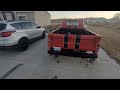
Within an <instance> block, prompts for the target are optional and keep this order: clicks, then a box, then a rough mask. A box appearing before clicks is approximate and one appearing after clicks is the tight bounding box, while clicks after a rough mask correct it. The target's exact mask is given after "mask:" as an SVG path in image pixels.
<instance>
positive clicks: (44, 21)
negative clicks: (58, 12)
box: [35, 11, 51, 26]
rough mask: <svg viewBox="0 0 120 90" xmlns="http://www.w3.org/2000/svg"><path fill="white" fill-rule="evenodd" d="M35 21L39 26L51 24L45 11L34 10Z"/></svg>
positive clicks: (49, 17)
mask: <svg viewBox="0 0 120 90" xmlns="http://www.w3.org/2000/svg"><path fill="white" fill-rule="evenodd" d="M35 22H36V23H37V24H38V25H40V26H47V25H50V24H51V16H50V15H48V13H47V12H46V11H35Z"/></svg>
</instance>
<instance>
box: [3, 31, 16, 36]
mask: <svg viewBox="0 0 120 90" xmlns="http://www.w3.org/2000/svg"><path fill="white" fill-rule="evenodd" d="M13 32H15V31H9V32H2V33H1V36H2V37H9V36H10V35H11V34H12V33H13Z"/></svg>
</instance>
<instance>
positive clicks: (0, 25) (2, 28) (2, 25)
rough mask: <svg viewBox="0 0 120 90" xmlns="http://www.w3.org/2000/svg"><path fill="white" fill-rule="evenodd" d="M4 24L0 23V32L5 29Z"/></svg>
mask: <svg viewBox="0 0 120 90" xmlns="http://www.w3.org/2000/svg"><path fill="white" fill-rule="evenodd" d="M6 26H7V25H6V24H3V23H0V31H2V30H4V29H5V28H6Z"/></svg>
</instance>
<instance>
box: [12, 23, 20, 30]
mask: <svg viewBox="0 0 120 90" xmlns="http://www.w3.org/2000/svg"><path fill="white" fill-rule="evenodd" d="M10 25H11V26H13V27H14V28H16V29H21V26H20V23H13V24H10Z"/></svg>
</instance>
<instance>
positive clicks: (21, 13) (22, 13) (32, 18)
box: [16, 11, 35, 22]
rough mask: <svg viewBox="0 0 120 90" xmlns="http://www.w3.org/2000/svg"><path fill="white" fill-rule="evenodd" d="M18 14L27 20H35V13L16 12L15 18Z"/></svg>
mask: <svg viewBox="0 0 120 90" xmlns="http://www.w3.org/2000/svg"><path fill="white" fill-rule="evenodd" d="M18 16H26V17H27V20H30V21H32V22H35V13H34V12H27V11H26V12H22V11H21V12H20V11H19V12H16V18H17V20H18Z"/></svg>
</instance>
